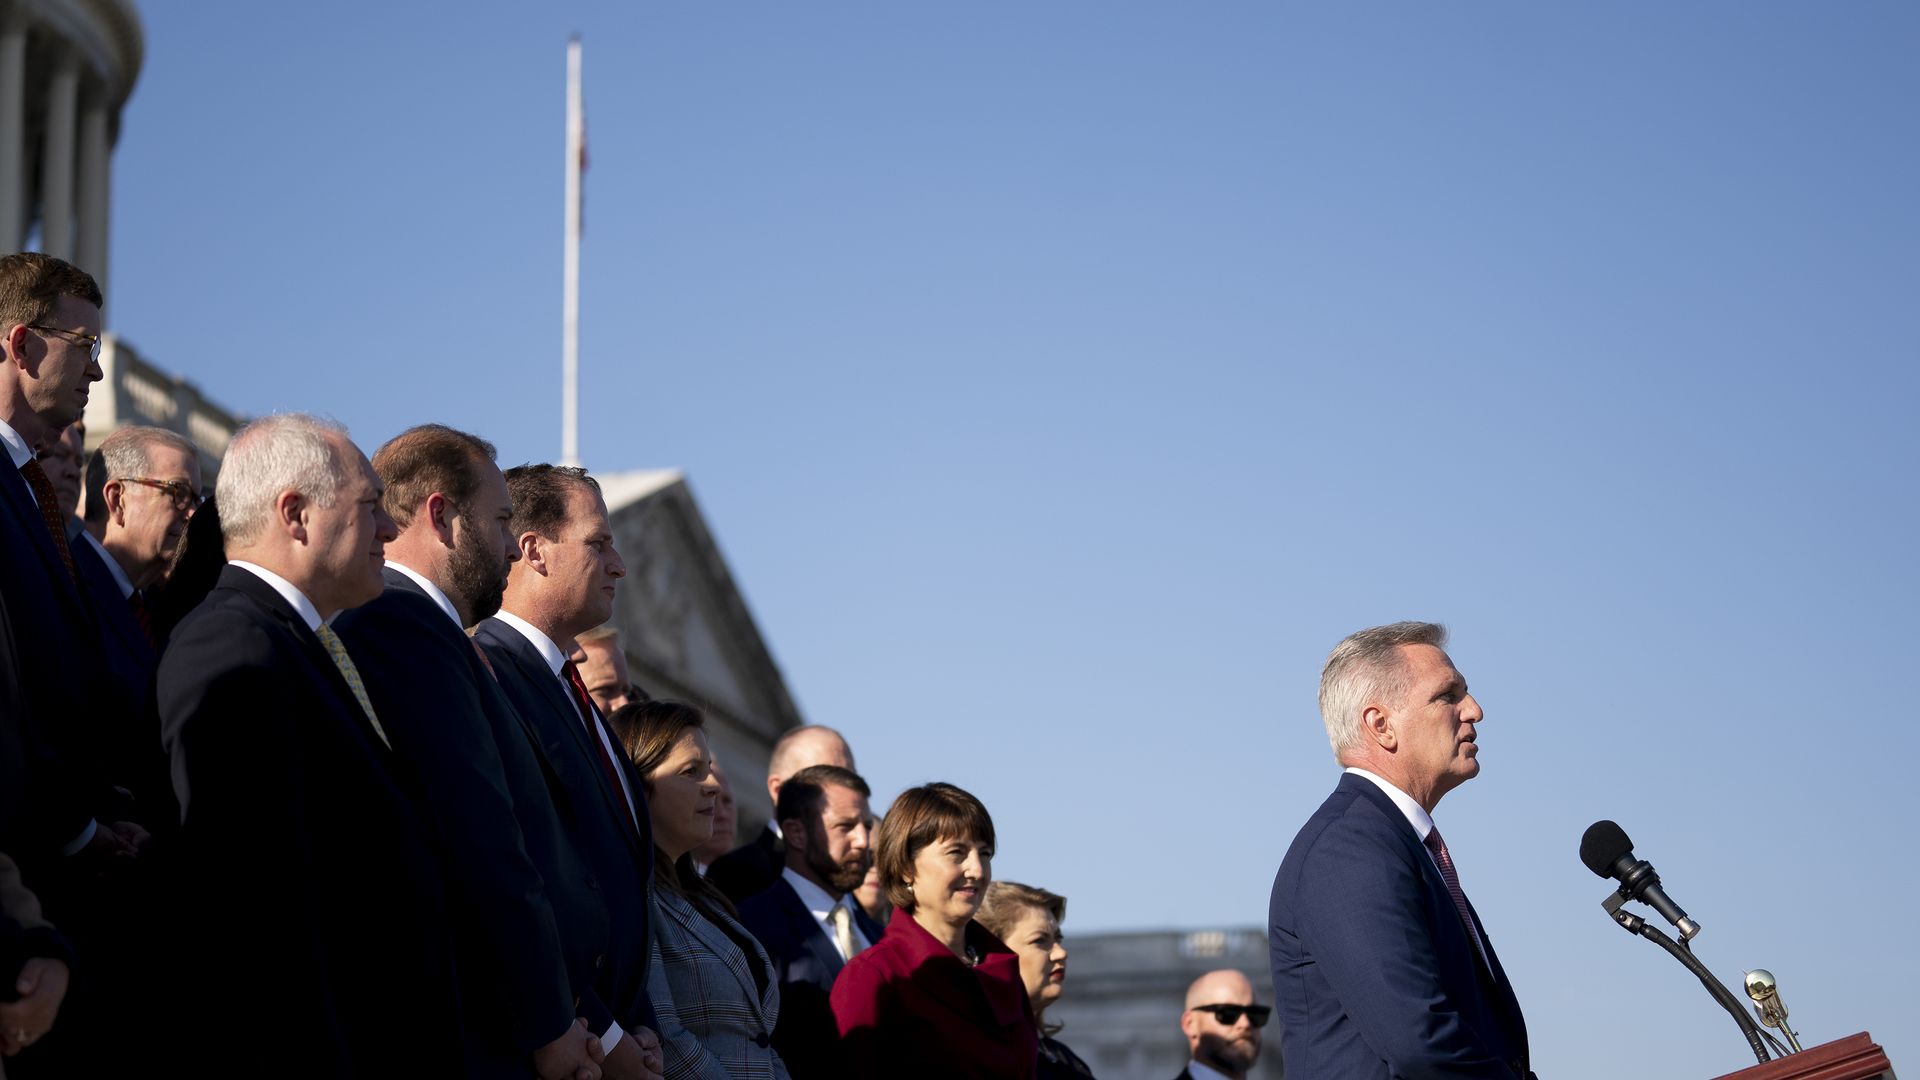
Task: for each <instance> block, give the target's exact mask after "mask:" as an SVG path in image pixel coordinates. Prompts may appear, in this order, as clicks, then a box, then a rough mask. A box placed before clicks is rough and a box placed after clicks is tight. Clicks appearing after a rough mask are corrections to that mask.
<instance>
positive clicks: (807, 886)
mask: <svg viewBox="0 0 1920 1080" xmlns="http://www.w3.org/2000/svg"><path fill="white" fill-rule="evenodd" d="M780 877H781V878H782V880H784V881H786V883H787V884H788V885H791V886H793V891H794V892H795V893H796V894H797V895H798V896H799V897H800V903H801V905H802V906H804V907H805V908H806V909H807V914H809V915H812V916H813V921H814V922H817V923H819V924H820V930H821V932H822V933H824V934H826V935H827V940H828V941H832V942H834V951H835V952H838V951H840V945H839V942H838V939H836V938H835V937H834V933H833V920H832V919H831V918H830V916H831V915H832V914H833V909H834V907H835V906H845V907H846V909H847V917H848V919H849V920H851V921H850V922H849V924H848V925H849V926H850V927H851V928H852V930H853V946H854V951H855V952H859V951H860V950H861V949H865V948H867V947H868V946H870V945H872V944H873V942H871V941H868V940H867V935H865V934H863V933H861V932H860V921H859V920H858V919H854V918H853V906H852V905H853V898H852V897H849V896H842V897H841V898H840V899H838V900H835V899H834V898H833V897H832V896H831V895H829V894H828V893H827V890H825V889H823V888H821V887H820V886H818V885H815V884H814V883H813V882H811V881H808V880H807V879H806V878H804V877H802V876H801V875H800V874H799V872H798V871H796V870H794V868H793V867H791V866H788V867H783V868H781V870H780ZM842 959H851V957H843V958H842Z"/></svg>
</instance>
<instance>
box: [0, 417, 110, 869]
mask: <svg viewBox="0 0 1920 1080" xmlns="http://www.w3.org/2000/svg"><path fill="white" fill-rule="evenodd" d="M0 594H4V595H5V596H6V601H7V602H6V609H7V613H8V617H9V619H10V620H11V627H10V628H11V630H12V633H13V640H14V648H15V649H16V651H17V659H18V666H17V668H16V669H15V671H14V680H15V682H16V684H17V686H18V688H19V691H20V693H21V695H22V697H24V698H25V700H26V715H25V716H24V717H22V718H21V719H20V720H19V721H18V725H17V727H18V730H17V737H18V738H19V740H20V744H21V750H20V752H21V754H22V755H23V757H24V760H25V761H26V762H27V763H28V764H27V767H26V768H25V769H24V770H23V772H24V778H23V783H24V791H23V798H22V799H21V803H20V807H21V809H20V813H19V816H18V820H17V821H16V822H15V823H14V826H15V830H16V831H15V835H14V836H12V837H0V842H4V843H5V844H7V845H8V853H9V854H11V855H12V856H13V857H14V858H15V859H16V860H18V861H19V863H20V866H21V870H22V872H23V873H24V874H25V876H26V878H27V880H28V882H29V884H34V883H35V882H36V881H39V880H41V878H40V876H39V875H41V874H43V873H45V872H50V871H53V870H56V869H57V868H58V866H59V864H60V854H59V853H60V848H61V847H63V846H64V845H66V844H68V843H70V842H71V841H73V840H76V839H78V838H79V836H80V834H81V832H82V831H83V830H84V829H85V828H86V825H87V822H88V821H89V820H92V819H94V818H95V817H101V818H102V820H105V819H106V818H105V815H106V814H107V812H108V810H109V808H110V807H111V806H112V804H113V798H112V786H111V784H109V783H108V781H107V778H106V774H105V771H104V770H103V769H101V768H99V767H97V766H96V765H95V764H94V763H93V755H92V754H91V752H90V749H91V747H93V746H94V745H95V740H96V739H97V737H98V731H97V728H96V725H98V724H99V723H100V721H101V718H102V715H103V714H104V713H105V712H106V711H107V706H106V699H105V698H104V697H103V696H102V693H101V692H102V689H103V687H105V686H106V685H108V679H107V677H106V675H105V672H104V669H103V668H102V666H101V664H100V652H101V644H100V634H99V630H98V628H97V627H96V626H95V625H94V621H93V615H92V612H91V611H90V610H89V608H88V606H87V603H86V599H85V597H83V596H82V595H81V592H80V589H79V587H78V585H76V584H75V582H74V580H73V578H72V577H70V576H68V574H67V568H66V565H65V564H64V563H62V562H61V561H60V553H59V549H57V548H55V547H54V545H53V537H52V536H51V535H49V534H48V532H47V526H46V522H45V520H44V519H42V518H41V516H40V511H39V510H38V509H37V508H36V507H35V506H34V503H33V498H32V496H31V494H30V493H29V492H28V490H27V482H26V479H25V478H24V477H22V476H21V475H20V471H19V470H18V469H15V468H14V467H13V461H12V459H11V458H9V457H7V456H6V454H5V452H4V451H0ZM35 887H36V888H38V887H39V886H38V885H35ZM42 899H43V900H45V899H47V897H46V896H44V895H43V896H42Z"/></svg>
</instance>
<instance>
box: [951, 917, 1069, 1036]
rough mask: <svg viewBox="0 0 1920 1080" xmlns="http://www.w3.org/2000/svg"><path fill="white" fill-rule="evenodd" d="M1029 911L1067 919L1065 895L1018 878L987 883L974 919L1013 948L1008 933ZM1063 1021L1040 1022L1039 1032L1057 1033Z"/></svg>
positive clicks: (1057, 921)
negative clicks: (1024, 883) (1023, 881)
mask: <svg viewBox="0 0 1920 1080" xmlns="http://www.w3.org/2000/svg"><path fill="white" fill-rule="evenodd" d="M1029 911H1044V912H1046V913H1047V914H1049V915H1052V916H1053V921H1054V922H1055V923H1056V924H1058V923H1063V922H1066V921H1067V898H1066V897H1064V896H1061V895H1060V894H1059V893H1057V892H1048V891H1047V890H1045V889H1036V888H1034V887H1033V886H1031V885H1022V884H1020V883H1019V882H1017V881H995V882H992V883H990V884H988V885H987V895H986V896H984V897H982V898H981V900H980V910H979V911H978V912H976V913H975V914H974V916H973V921H974V922H977V923H979V924H980V925H981V926H984V927H986V928H987V930H988V931H989V932H990V933H992V934H993V936H994V937H997V938H999V939H1000V940H1001V941H1002V942H1005V943H1006V945H1007V946H1008V947H1009V948H1013V947H1014V945H1013V942H1011V941H1008V940H1007V938H1008V935H1010V934H1012V933H1013V928H1014V927H1015V926H1017V925H1018V924H1019V922H1020V920H1021V919H1023V918H1025V917H1026V914H1027V912H1029ZM1065 1026H1066V1025H1065V1024H1060V1023H1050V1024H1041V1025H1040V1034H1042V1035H1045V1036H1046V1037H1048V1038H1052V1037H1053V1036H1055V1035H1058V1034H1060V1030H1061V1029H1062V1028H1063V1027H1065Z"/></svg>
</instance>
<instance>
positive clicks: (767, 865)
mask: <svg viewBox="0 0 1920 1080" xmlns="http://www.w3.org/2000/svg"><path fill="white" fill-rule="evenodd" d="M786 864H787V845H786V844H784V843H782V842H781V840H780V834H779V833H777V832H774V831H773V827H772V826H771V825H764V826H761V828H760V835H759V836H756V837H754V838H753V843H751V844H742V845H741V846H739V847H737V848H734V849H733V850H732V851H729V852H727V853H726V854H725V855H722V856H720V857H719V858H717V859H715V860H713V865H712V866H709V867H707V880H708V881H711V882H713V884H714V887H715V888H717V889H719V890H720V891H721V892H723V893H726V894H727V899H729V900H731V901H733V902H734V903H736V904H738V903H740V902H741V901H743V900H745V899H746V898H747V897H749V896H753V895H754V894H756V893H758V892H761V891H762V890H764V889H766V888H767V887H768V886H769V885H772V884H773V883H774V882H776V881H778V880H780V870H781V868H782V867H784V866H786Z"/></svg>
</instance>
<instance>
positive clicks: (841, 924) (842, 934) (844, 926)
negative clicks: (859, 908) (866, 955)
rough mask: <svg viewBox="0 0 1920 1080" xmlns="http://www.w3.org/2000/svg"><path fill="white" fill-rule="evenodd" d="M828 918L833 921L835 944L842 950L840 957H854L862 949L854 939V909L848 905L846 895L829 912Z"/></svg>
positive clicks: (848, 958) (846, 958)
mask: <svg viewBox="0 0 1920 1080" xmlns="http://www.w3.org/2000/svg"><path fill="white" fill-rule="evenodd" d="M827 920H828V921H829V922H831V923H833V945H834V948H836V949H839V950H840V958H841V959H842V960H851V959H853V954H854V953H857V952H859V951H860V946H858V945H857V944H855V943H854V940H853V911H852V910H851V909H849V908H848V907H847V899H846V897H844V896H843V897H841V898H840V902H839V903H837V904H835V905H833V909H832V910H831V911H829V912H827Z"/></svg>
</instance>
